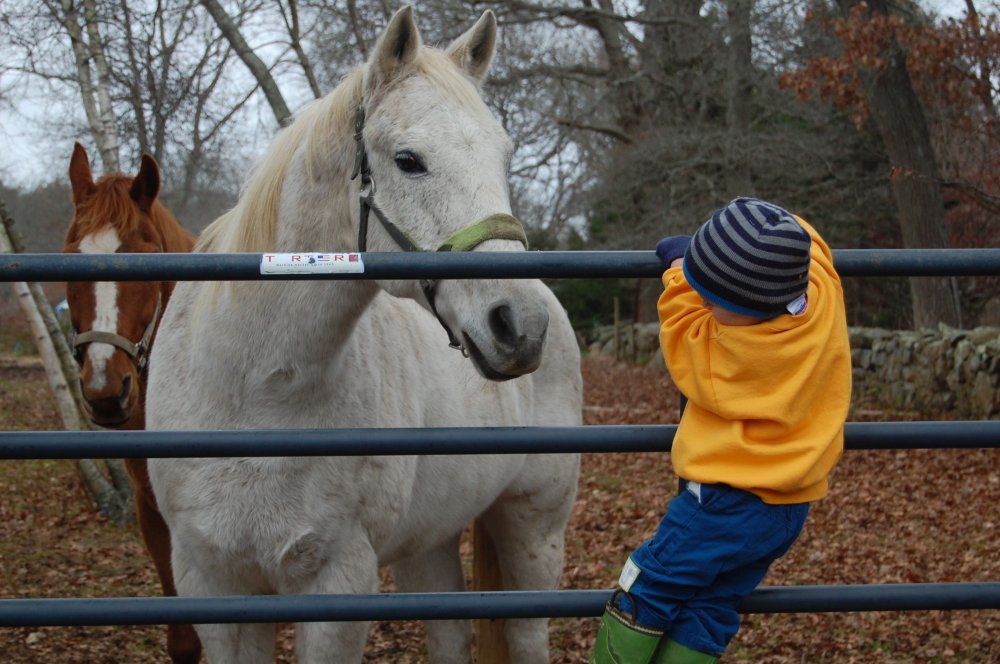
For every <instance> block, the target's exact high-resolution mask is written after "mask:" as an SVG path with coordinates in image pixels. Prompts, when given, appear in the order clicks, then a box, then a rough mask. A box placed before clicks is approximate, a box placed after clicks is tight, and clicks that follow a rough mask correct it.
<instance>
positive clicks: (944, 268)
mask: <svg viewBox="0 0 1000 664" xmlns="http://www.w3.org/2000/svg"><path fill="white" fill-rule="evenodd" d="M833 254H834V260H835V263H836V267H837V271H838V272H839V273H840V274H841V275H842V276H849V277H865V276H883V277H885V276H948V275H954V276H968V275H990V274H1000V249H839V250H836V251H834V252H833ZM263 256H265V254H258V253H246V254H200V253H198V254H0V281H102V280H103V281H160V280H176V281H229V280H231V281H243V280H259V279H278V280H288V279H485V278H494V279H506V278H513V279H520V278H556V277H562V278H583V277H607V278H611V277H651V278H657V277H659V276H660V275H661V273H662V272H663V267H664V266H663V263H661V262H660V259H659V258H657V256H656V254H655V253H654V252H652V251H527V252H525V251H520V252H486V251H477V252H458V253H439V252H420V253H404V252H381V253H380V252H372V253H364V254H361V258H362V262H363V263H364V272H361V273H351V272H338V273H333V274H315V273H308V274H305V273H303V274H270V275H266V276H262V275H261V274H260V265H261V258H262V257H263Z"/></svg>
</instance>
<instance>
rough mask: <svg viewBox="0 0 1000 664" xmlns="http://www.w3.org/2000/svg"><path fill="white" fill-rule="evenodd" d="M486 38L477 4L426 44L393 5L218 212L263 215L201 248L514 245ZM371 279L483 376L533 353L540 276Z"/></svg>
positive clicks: (518, 245)
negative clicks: (441, 39) (440, 45)
mask: <svg viewBox="0 0 1000 664" xmlns="http://www.w3.org/2000/svg"><path fill="white" fill-rule="evenodd" d="M496 33H497V26H496V18H495V17H494V15H493V13H492V12H490V11H487V12H485V13H484V14H483V15H482V17H481V18H480V19H479V20H478V21H477V22H476V24H475V25H474V26H473V27H472V28H470V29H469V30H468V31H467V32H466V33H465V34H463V35H462V36H460V37H458V38H457V39H456V40H455V41H454V42H453V43H452V44H451V45H450V46H449V47H448V48H447V49H444V50H438V49H433V48H429V47H427V46H424V45H423V43H422V41H421V38H420V33H419V31H418V29H417V26H416V23H415V22H414V18H413V11H412V10H411V9H410V8H409V7H405V8H403V9H401V10H399V11H398V12H396V14H395V15H394V16H393V17H392V19H391V20H390V21H389V24H388V26H387V27H386V29H385V32H384V33H383V34H382V35H381V37H380V38H379V40H378V42H377V44H376V46H375V48H374V50H373V52H372V54H371V57H370V58H369V60H368V62H366V63H365V64H364V65H363V66H362V67H360V68H359V69H357V70H356V71H354V72H353V73H351V74H350V75H348V76H347V77H346V78H345V80H344V81H343V82H342V83H341V84H340V85H339V86H338V87H337V89H335V90H334V91H333V92H332V93H330V94H329V95H328V96H327V97H325V98H324V99H322V100H319V101H317V102H315V103H314V104H312V105H311V106H309V107H307V108H306V109H304V110H303V112H301V113H300V114H299V115H298V116H297V118H296V120H295V122H294V123H293V124H292V125H291V126H290V127H288V128H287V129H285V130H283V131H282V132H281V133H280V134H279V136H278V137H277V139H276V140H275V143H274V145H272V148H271V150H270V152H269V154H268V155H267V156H266V157H265V158H264V160H263V161H262V162H261V165H260V167H259V168H258V171H257V173H256V174H255V175H254V178H253V179H252V180H251V181H250V182H249V183H248V185H247V188H246V191H245V192H244V196H243V197H241V201H240V203H239V204H238V205H237V208H236V209H234V210H233V211H232V212H230V213H229V214H228V215H226V216H234V215H235V216H246V215H250V217H252V216H253V215H254V214H256V215H257V216H258V217H259V219H263V220H265V221H263V222H261V221H258V222H253V220H252V219H251V220H250V222H247V221H246V220H244V221H243V222H242V225H241V226H240V230H239V231H238V233H239V237H241V238H242V239H238V240H236V241H235V242H233V239H234V238H235V236H233V233H234V232H237V231H235V230H234V229H235V227H234V226H233V225H232V224H227V220H226V217H223V218H221V219H220V220H218V221H217V222H216V224H215V225H214V226H213V227H210V228H209V229H208V230H207V231H206V233H205V235H203V236H202V240H201V245H202V246H203V247H208V248H210V249H212V250H215V251H269V250H279V251H283V250H324V251H325V250H338V251H343V250H349V249H356V250H358V249H360V250H366V251H373V252H390V251H404V250H407V251H413V250H426V251H436V250H441V249H442V248H444V247H447V246H449V245H454V246H453V249H452V250H461V251H473V250H474V251H524V249H525V244H526V240H524V232H523V229H522V228H521V227H520V224H519V223H518V222H517V221H516V220H514V219H513V218H512V217H511V216H510V212H511V208H510V197H509V189H508V183H507V167H508V164H509V160H510V156H511V151H512V145H511V141H510V139H509V138H508V136H507V134H506V133H505V132H504V130H503V128H502V127H501V126H500V125H499V124H498V123H497V121H496V119H495V118H494V117H493V116H492V114H491V113H490V111H489V109H488V108H487V106H486V104H485V103H484V102H483V99H482V96H481V93H480V88H479V86H480V84H481V83H482V81H483V79H484V78H485V76H486V74H487V71H488V70H489V66H490V62H491V61H492V59H493V55H494V50H495V46H496ZM244 199H247V200H244ZM241 208H244V210H243V211H242V212H241ZM366 208H367V209H366ZM253 209H256V210H257V212H256V213H251V212H250V210H253ZM348 210H349V214H347V212H348ZM261 211H263V213H262V212H261ZM267 219H271V221H270V222H268V221H266V220H267ZM366 220H367V223H365V221H366ZM227 236H228V237H229V240H228V241H227V240H226V237H227ZM359 245H360V246H359ZM378 286H379V287H381V288H382V289H384V290H385V291H387V292H389V293H390V294H392V295H395V296H397V297H409V298H413V299H414V300H416V301H418V302H420V303H422V304H423V305H424V306H426V307H428V308H429V309H430V310H431V311H433V312H434V313H436V314H437V316H438V319H439V320H440V321H441V323H442V324H443V325H444V327H445V329H446V330H447V332H448V335H447V336H448V337H450V338H451V340H452V342H453V345H456V344H460V345H461V346H462V347H464V348H465V350H466V352H467V353H468V354H469V356H470V357H471V358H472V360H473V361H474V362H475V365H476V367H477V368H478V369H479V371H480V373H482V374H483V375H484V376H485V377H487V378H490V379H493V380H506V379H508V378H514V377H517V376H520V375H524V374H527V373H530V372H532V371H534V370H535V369H536V368H537V367H538V365H539V363H540V362H541V356H542V350H543V347H544V345H545V338H546V332H547V329H548V322H549V314H548V311H549V310H548V306H547V302H549V301H550V299H549V298H547V297H546V293H545V289H544V286H543V285H542V284H541V283H540V282H538V281H536V280H517V281H511V280H508V281H499V280H475V281H455V280H449V281H440V282H437V283H435V284H431V288H430V289H428V288H427V287H426V286H427V285H426V284H422V283H421V282H419V281H416V280H398V281H381V282H378ZM400 324H405V322H401V323H400ZM441 336H442V343H444V341H445V339H446V335H445V334H444V332H442V335H441Z"/></svg>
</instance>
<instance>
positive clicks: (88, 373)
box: [79, 227, 135, 425]
mask: <svg viewBox="0 0 1000 664" xmlns="http://www.w3.org/2000/svg"><path fill="white" fill-rule="evenodd" d="M119 247H121V240H120V239H119V237H118V231H117V230H115V229H114V228H111V227H108V228H102V229H101V230H99V231H96V232H94V233H91V234H90V235H88V236H86V237H85V238H83V239H82V240H80V246H79V251H80V253H81V254H113V253H115V252H116V251H118V249H119ZM81 287H82V288H88V287H93V291H94V292H93V295H92V297H93V300H94V306H93V310H92V311H93V321H91V322H90V323H89V325H87V327H89V329H91V330H94V331H97V332H110V333H112V334H121V332H120V331H119V329H118V284H117V283H116V282H114V281H98V282H94V283H92V284H87V285H82V286H81ZM80 327H83V325H81V326H80ZM116 352H117V353H121V352H123V351H122V350H121V349H119V348H116V347H115V346H113V345H111V344H108V343H90V344H87V345H86V348H85V350H84V354H85V355H86V358H85V360H84V361H83V362H82V363H81V371H80V386H81V388H82V389H83V396H84V398H85V399H86V401H87V404H88V406H89V407H90V409H91V416H92V418H93V419H94V421H95V422H96V423H97V424H110V425H113V424H122V423H124V422H125V421H126V420H128V419H129V417H131V415H132V410H133V408H134V406H135V397H134V396H133V394H134V393H133V392H132V390H131V386H132V375H131V372H126V373H125V375H120V376H117V378H118V380H116V381H111V380H110V379H109V378H110V377H109V372H110V367H109V364H110V362H111V358H112V357H113V356H114V355H115V353H116Z"/></svg>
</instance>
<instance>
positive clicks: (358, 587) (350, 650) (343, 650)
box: [281, 533, 379, 664]
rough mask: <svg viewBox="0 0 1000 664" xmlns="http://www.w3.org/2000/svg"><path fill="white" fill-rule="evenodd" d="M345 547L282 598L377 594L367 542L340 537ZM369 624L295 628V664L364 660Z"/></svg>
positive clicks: (313, 624) (375, 571) (299, 625)
mask: <svg viewBox="0 0 1000 664" xmlns="http://www.w3.org/2000/svg"><path fill="white" fill-rule="evenodd" d="M343 542H344V547H343V548H342V549H341V550H339V551H338V552H337V555H336V556H335V557H332V558H328V559H325V560H324V561H323V567H322V568H320V569H319V570H318V571H317V572H316V574H315V575H313V576H311V577H309V578H307V579H302V580H295V579H290V580H289V583H288V585H286V586H285V587H283V588H281V593H282V594H306V595H326V594H333V595H340V594H370V593H376V592H378V582H379V580H378V558H377V557H376V555H375V552H374V551H373V550H372V547H371V544H370V543H369V542H368V540H367V539H366V538H364V537H362V536H359V535H348V534H347V533H345V534H344V535H343ZM369 626H370V623H369V622H367V621H365V622H308V623H296V624H295V656H296V660H297V662H298V664H334V663H336V664H341V663H343V664H353V663H354V662H360V661H361V658H362V657H363V656H364V651H365V641H366V639H367V637H368V629H369Z"/></svg>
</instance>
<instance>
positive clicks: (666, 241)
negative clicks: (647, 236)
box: [656, 235, 691, 267]
mask: <svg viewBox="0 0 1000 664" xmlns="http://www.w3.org/2000/svg"><path fill="white" fill-rule="evenodd" d="M689 244H691V236H690V235H670V236H667V237H665V238H663V239H662V240H660V241H659V242H657V243H656V255H657V256H659V257H660V260H661V261H663V262H664V263H666V264H667V265H669V266H671V267H674V261H676V260H678V259H682V258H684V252H685V251H687V248H688V245H689Z"/></svg>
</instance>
